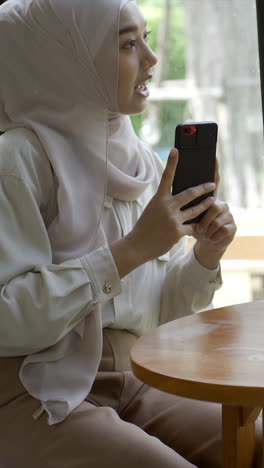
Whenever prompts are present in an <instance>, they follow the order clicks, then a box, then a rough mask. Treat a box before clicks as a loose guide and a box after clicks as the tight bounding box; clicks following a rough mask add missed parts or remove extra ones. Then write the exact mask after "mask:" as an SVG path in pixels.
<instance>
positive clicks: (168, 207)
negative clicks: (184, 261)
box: [110, 149, 215, 278]
mask: <svg viewBox="0 0 264 468" xmlns="http://www.w3.org/2000/svg"><path fill="white" fill-rule="evenodd" d="M178 158H179V155H178V151H177V150H176V149H172V150H171V152H170V155H169V158H168V162H167V165H166V168H165V170H164V172H163V175H162V178H161V181H160V185H159V188H158V190H157V193H156V194H155V195H154V197H153V198H152V199H151V200H150V202H149V204H148V205H147V206H146V208H145V210H144V211H143V213H142V215H141V216H140V218H139V219H138V221H137V223H136V225H135V226H134V228H133V229H132V231H130V232H129V233H128V234H127V235H126V236H125V237H123V238H122V239H120V240H118V241H116V242H114V243H112V244H111V245H110V249H111V252H112V255H113V257H114V260H115V263H116V266H117V269H118V272H119V276H120V278H123V277H124V276H126V275H127V274H128V273H130V271H132V270H134V269H135V268H137V267H139V266H140V265H142V264H143V263H146V262H148V261H149V260H153V259H154V258H157V257H159V256H161V255H163V254H164V253H166V252H168V251H169V250H170V249H171V248H172V247H173V245H174V244H176V243H177V242H178V241H179V240H180V239H181V237H182V236H184V235H192V233H193V228H192V225H191V224H183V223H184V222H185V221H187V220H190V219H192V218H195V217H196V216H198V215H199V214H200V213H202V212H203V211H205V210H207V209H208V208H209V207H210V205H211V204H212V203H213V202H214V198H213V197H208V198H206V199H205V200H203V201H202V202H201V203H199V204H198V205H196V206H194V207H191V208H187V209H185V210H181V208H182V207H183V206H184V205H186V204H187V203H189V202H190V201H191V200H193V199H195V198H197V197H199V196H200V195H203V194H205V193H208V192H211V191H214V189H215V184H213V183H209V184H203V185H198V186H197V187H192V188H189V189H187V190H184V191H183V192H181V193H179V194H177V195H174V196H172V194H171V187H172V182H173V179H174V174H175V170H176V168H177V164H178Z"/></svg>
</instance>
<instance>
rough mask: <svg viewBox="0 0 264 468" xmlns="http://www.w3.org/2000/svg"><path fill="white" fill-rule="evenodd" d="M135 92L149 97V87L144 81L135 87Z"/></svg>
mask: <svg viewBox="0 0 264 468" xmlns="http://www.w3.org/2000/svg"><path fill="white" fill-rule="evenodd" d="M135 92H136V93H137V94H139V95H140V96H143V97H144V98H148V97H149V89H148V87H147V85H146V84H145V83H142V84H140V85H138V86H136V87H135Z"/></svg>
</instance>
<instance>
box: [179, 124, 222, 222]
mask: <svg viewBox="0 0 264 468" xmlns="http://www.w3.org/2000/svg"><path fill="white" fill-rule="evenodd" d="M217 132H218V126H217V124H216V123H215V122H186V123H181V124H179V125H177V127H176V130H175V145H174V146H175V148H177V149H178V151H179V161H178V166H177V169H176V171H175V176H174V180H173V184H172V195H176V194H177V193H179V192H182V191H183V190H186V189H187V188H189V187H195V186H196V185H200V184H203V183H205V182H214V178H215V159H216V144H217ZM212 195H213V192H210V193H206V194H205V195H202V196H200V197H198V198H195V199H194V200H192V201H191V202H190V203H188V204H187V205H185V206H183V207H182V209H183V210H184V209H186V208H189V207H190V206H194V205H197V204H198V203H200V202H201V201H202V200H203V199H204V198H206V197H209V196H212ZM203 215H204V213H201V214H200V215H199V216H197V217H196V218H194V219H190V220H188V221H186V222H185V223H184V224H193V223H199V221H200V220H201V218H202V216H203Z"/></svg>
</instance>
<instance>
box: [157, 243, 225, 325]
mask: <svg viewBox="0 0 264 468" xmlns="http://www.w3.org/2000/svg"><path fill="white" fill-rule="evenodd" d="M185 245H186V239H185V238H183V239H182V240H181V241H180V242H178V244H176V246H175V247H174V248H173V250H172V252H171V255H170V260H169V262H168V268H167V274H166V278H165V282H164V287H163V292H162V301H161V314H160V323H161V324H162V323H166V322H169V321H171V320H175V319H177V318H180V317H183V316H185V315H190V314H193V313H195V312H199V311H201V310H205V309H207V308H212V307H213V305H212V300H213V297H214V293H215V291H216V290H217V289H219V288H220V287H221V285H222V278H221V268H220V266H219V267H218V268H216V269H214V270H208V269H207V268H204V267H203V266H202V265H201V264H200V263H199V262H198V260H197V259H196V257H195V255H194V250H193V248H191V249H190V250H189V251H188V252H187V253H186V252H185Z"/></svg>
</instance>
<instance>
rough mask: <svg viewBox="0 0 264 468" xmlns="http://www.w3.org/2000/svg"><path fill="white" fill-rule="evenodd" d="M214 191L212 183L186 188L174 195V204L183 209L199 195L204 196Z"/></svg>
mask: <svg viewBox="0 0 264 468" xmlns="http://www.w3.org/2000/svg"><path fill="white" fill-rule="evenodd" d="M214 190H215V183H214V182H207V183H205V184H201V185H197V186H196V187H191V188H188V189H186V190H184V191H183V192H180V193H178V194H177V195H175V196H174V199H175V203H177V205H178V206H180V207H183V206H184V205H187V204H188V203H189V202H191V201H192V200H194V199H195V198H198V197H200V196H201V195H205V194H206V193H209V192H213V191H214Z"/></svg>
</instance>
